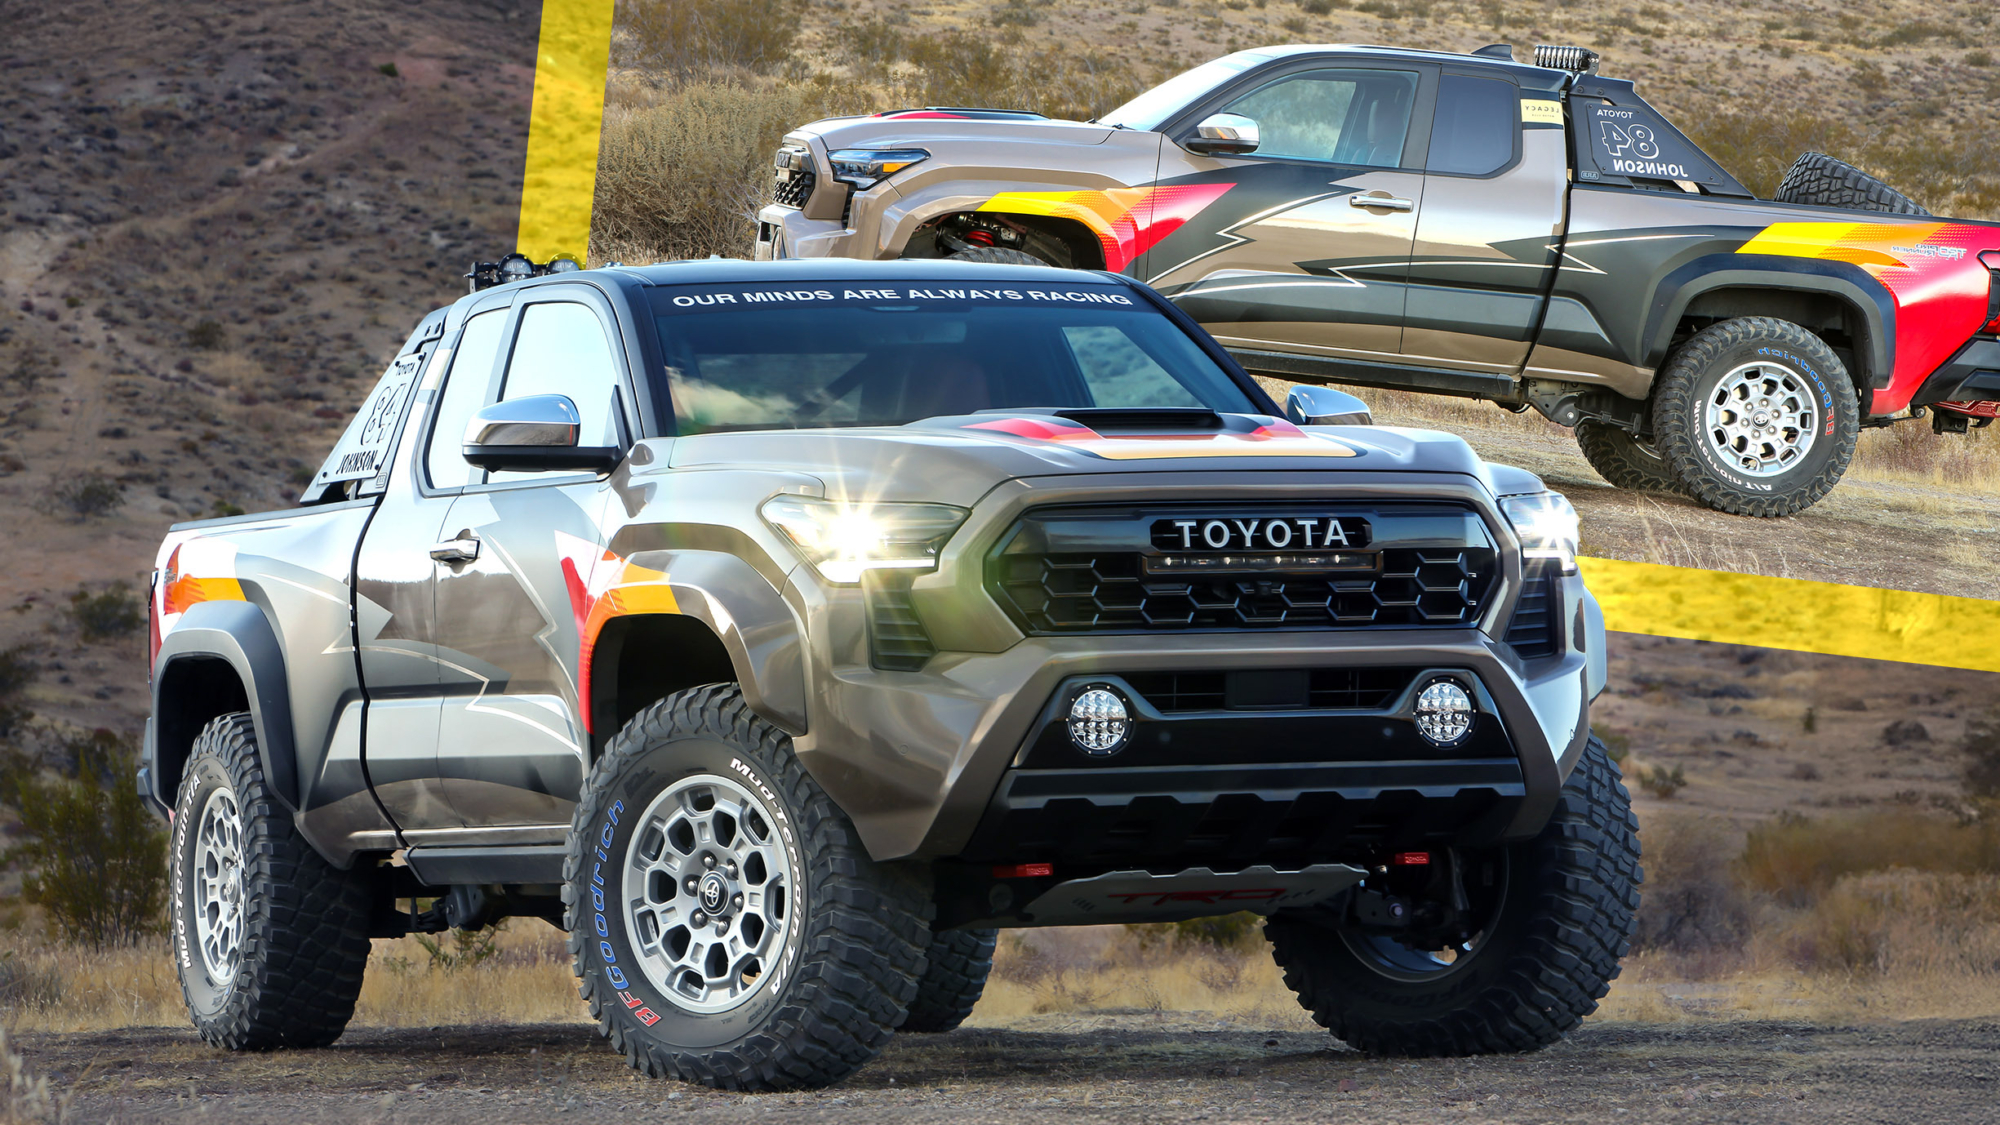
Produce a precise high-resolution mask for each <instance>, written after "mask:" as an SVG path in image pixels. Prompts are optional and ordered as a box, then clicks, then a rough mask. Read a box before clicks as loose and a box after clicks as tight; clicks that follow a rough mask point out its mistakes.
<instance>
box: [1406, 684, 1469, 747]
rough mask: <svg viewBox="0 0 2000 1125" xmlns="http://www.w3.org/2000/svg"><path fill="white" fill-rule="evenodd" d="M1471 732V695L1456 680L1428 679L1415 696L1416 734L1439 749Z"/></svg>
mask: <svg viewBox="0 0 2000 1125" xmlns="http://www.w3.org/2000/svg"><path fill="white" fill-rule="evenodd" d="M1471 729H1472V696H1470V695H1468V694H1467V693H1466V690H1465V688H1464V687H1462V686H1460V684H1459V683H1458V681H1456V680H1432V681H1431V682H1430V683H1428V684H1426V685H1424V690H1422V691H1420V692H1418V693H1417V733H1418V734H1421V735H1423V736H1424V737H1425V738H1427V739H1429V740H1430V741H1431V742H1434V743H1436V744H1437V745H1439V746H1447V745H1450V744H1451V743H1454V742H1457V741H1458V740H1459V739H1461V738H1464V737H1465V732H1467V731H1469V730H1471Z"/></svg>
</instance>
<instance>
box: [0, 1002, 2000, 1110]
mask: <svg viewBox="0 0 2000 1125" xmlns="http://www.w3.org/2000/svg"><path fill="white" fill-rule="evenodd" d="M21 1046H22V1048H23V1050H24V1053H25V1055H26V1057H27V1060H28V1063H29V1065H30V1066H31V1067H32V1068H34V1069H35V1070H36V1071H38V1072H41V1073H45V1074H52V1076H53V1077H54V1082H53V1083H52V1084H53V1085H54V1086H55V1087H57V1090H58V1092H59V1093H60V1094H61V1095H63V1096H67V1097H71V1098H72V1099H73V1100H72V1102H71V1106H70V1111H69V1118H68V1119H69V1120H73V1121H106V1120H109V1121H119V1122H140V1121H183V1120H187V1121H192V1120H201V1121H211V1122H230V1121H245V1122H248V1121H278V1120H283V1121H288V1122H295V1123H299V1125H304V1123H307V1122H322V1121H341V1122H402V1121H411V1122H415V1121H421V1122H426V1123H434V1125H451V1123H455V1122H478V1123H482V1125H484V1123H487V1122H496V1121H501V1122H534V1121H564V1122H570V1121H578V1120H606V1119H614V1118H619V1117H627V1118H629V1117H633V1116H638V1115H647V1116H651V1117H654V1118H658V1117H662V1116H665V1117H668V1118H671V1119H685V1120H688V1121H744V1120H772V1119H777V1120H785V1121H833V1120H837V1121H865V1122H897V1123H902V1122H908V1123H912V1125H914V1123H921V1122H951V1123H953V1125H971V1123H974V1122H1009V1123H1012V1122H1019V1121H1057V1120H1077V1119H1082V1120H1089V1121H1145V1122H1148V1123H1167V1122H1184V1121H1281V1122H1291V1121H1369V1122H1434V1121H1509V1122H1526V1121H1537V1122H1539V1121H1550V1122H1567V1121H1579V1122H1581V1121H1588V1122H1592V1123H1598V1122H1605V1121H1618V1122H1628V1121H1629V1122H1635V1123H1636V1122H1646V1121H1675V1122H1690V1121H1717V1122H1724V1121H1726V1122H1747V1121H1802V1122H1818V1121H1829V1122H1834V1121H1837V1122H1913V1121H1940V1122H1942V1121H1993V1120H2000V1109H1996V1108H1995V1105H1994V1097H1993V1095H1994V1091H1995V1088H1996V1087H1995V1082H1996V1075H2000V1054H1996V1051H1997V1050H2000V1022H1994V1021H1971V1022H1959V1021H1952V1022H1943V1021H1939V1022H1917V1023H1904V1024H1889V1025H1879V1026H1854V1027H1815V1026H1810V1025H1805V1024H1784V1023H1765V1022H1759V1023H1742V1022H1726V1021H1718V1022H1712V1023H1698V1024H1620V1023H1592V1024H1589V1025H1587V1026H1586V1027H1585V1028H1583V1029H1582V1030H1581V1031H1580V1032H1579V1033H1578V1034H1577V1035H1576V1036H1575V1037H1574V1038H1572V1039H1571V1040H1570V1041H1568V1042H1565V1043H1563V1044H1560V1045H1558V1046H1556V1047H1554V1048H1551V1049H1549V1050H1547V1051H1543V1052H1541V1053H1539V1054H1534V1055H1527V1056H1520V1057H1504V1058H1481V1059H1444V1060H1391V1059H1372V1058H1366V1057H1363V1056H1361V1055H1359V1054H1356V1053H1354V1052H1352V1051H1349V1050H1347V1049H1346V1048H1344V1047H1342V1046H1341V1045H1339V1044H1338V1043H1335V1042H1333V1041H1331V1040H1329V1039H1327V1038H1326V1037H1325V1036H1323V1035H1313V1034H1302V1033H1297V1032H1267V1031H1264V1030H1260V1029H1258V1028H1254V1027H1249V1026H1244V1025H1241V1024H1232V1023H1229V1022H1224V1021H1212V1020H1211V1021H1203V1020H1201V1019H1199V1018H1198V1017H1188V1016H1174V1015H1168V1016H1165V1017H1159V1016H1156V1015H1154V1014H1151V1013H1145V1012H1126V1013H1111V1014H1103V1015H1094V1016H1092V1017H1090V1018H1088V1019H1087V1020H1079V1019H1076V1018H1070V1017H1048V1018H1047V1019H1046V1020H1044V1021H1040V1022H1036V1021H1030V1022H1029V1023H1026V1024H1023V1025H1021V1026H1018V1027H1015V1028H1010V1029H1006V1030H994V1029H980V1030H968V1029H961V1030H960V1031H956V1032H953V1033H952V1034H950V1035H944V1036H914V1035H913V1036H901V1037H898V1038H897V1039H896V1040H894V1041H893V1042H892V1043H891V1045H890V1047H889V1048H888V1050H887V1051H885V1052H884V1053H883V1054H882V1056H881V1057H880V1058H879V1059H877V1060H876V1061H875V1062H874V1063H873V1064H871V1065H869V1066H868V1067H866V1068H864V1069H863V1070H862V1071H861V1072H860V1073H859V1074H857V1075H855V1076H854V1077H853V1078H852V1079H850V1080H848V1081H847V1082H845V1083H843V1084H841V1085H840V1086H837V1087H835V1088H833V1089H831V1090H825V1091H820V1092H815V1093H795V1094H763V1095H754V1096H753V1095H742V1094H726V1093H719V1092H716V1091H712V1090H708V1089H705V1088H702V1087H698V1086H688V1085H682V1084H680V1083H674V1082H655V1081H650V1080H647V1079H644V1078H639V1077H637V1076H635V1075H634V1074H633V1072H632V1071H630V1070H629V1069H627V1068H626V1066H625V1065H624V1062H623V1060H622V1059H620V1058H619V1057H618V1056H617V1055H615V1054H613V1053H612V1052H611V1051H610V1050H609V1048H607V1047H606V1046H604V1045H603V1044H602V1043H601V1042H599V1040H598V1038H597V1036H596V1033H595V1032H594V1030H593V1029H592V1028H590V1027H588V1026H585V1025H578V1024H545V1025H513V1026H494V1027H444V1028H432V1029H427V1030H357V1031H354V1032H351V1033H350V1034H349V1035H348V1036H347V1037H346V1038H345V1039H343V1040H342V1041H341V1042H340V1043H339V1044H338V1045H336V1046H335V1047H333V1048H331V1049H328V1050H324V1051H308V1052H282V1053H277V1054H269V1055H226V1054H223V1053H221V1052H217V1051H212V1050H210V1049H209V1048H207V1047H205V1046H203V1045H202V1044H201V1043H200V1041H198V1040H197V1039H196V1038H195V1036H194V1035H193V1033H192V1032H189V1031H183V1030H178V1029H166V1028H139V1029H133V1030H129V1031H120V1032H99V1033H93V1034H86V1035H65V1036H24V1037H23V1039H22V1043H21Z"/></svg>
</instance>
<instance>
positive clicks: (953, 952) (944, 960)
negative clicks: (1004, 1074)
mask: <svg viewBox="0 0 2000 1125" xmlns="http://www.w3.org/2000/svg"><path fill="white" fill-rule="evenodd" d="M999 938H1000V931H999V930H946V931H945V932H944V933H941V934H934V935H932V937H931V948H930V952H929V960H930V967H929V968H926V969H925V970H924V976H923V979H922V980H920V981H918V982H917V998H916V999H914V1000H912V1001H910V1018H909V1019H906V1020H904V1021H903V1030H904V1031H918V1032H925V1033H934V1032H941V1031H950V1030H951V1029H952V1028H954V1027H957V1026H958V1025H959V1024H962V1023H964V1022H965V1017H967V1016H969V1015H971V1014H972V1008H973V1005H975V1004H977V1003H979V997H980V996H981V995H982V994H983V993H985V991H986V975H987V974H988V973H991V972H992V971H993V946H994V944H995V943H996V942H997V941H998V940H999Z"/></svg>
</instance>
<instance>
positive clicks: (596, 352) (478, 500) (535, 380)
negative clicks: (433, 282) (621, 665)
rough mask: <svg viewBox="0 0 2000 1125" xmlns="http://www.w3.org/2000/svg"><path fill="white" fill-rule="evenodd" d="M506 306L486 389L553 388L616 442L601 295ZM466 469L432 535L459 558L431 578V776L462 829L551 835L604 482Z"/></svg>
mask: <svg viewBox="0 0 2000 1125" xmlns="http://www.w3.org/2000/svg"><path fill="white" fill-rule="evenodd" d="M517 309H518V314H517V316H516V317H515V320H514V324H513V333H512V338H511V341H510V348H509V350H508V351H507V353H506V360H505V364H504V367H503V368H502V375H501V380H500V383H499V386H498V390H497V401H506V400H509V399H516V398H526V397H529V396H533V395H550V394H556V395H564V396H567V397H568V398H569V399H570V401H571V402H572V403H573V404H574V405H575V406H576V408H577V411H578V414H579V416H580V417H581V418H582V419H583V427H582V432H581V433H580V435H579V444H582V445H597V446H613V447H620V448H623V447H627V446H629V444H630V435H631V434H633V433H635V432H636V426H635V422H636V419H634V418H632V417H630V416H629V413H628V412H629V407H628V404H629V403H631V402H632V401H633V398H632V389H631V386H630V384H629V382H628V381H627V378H626V371H625V361H624V358H623V357H624V354H625V353H624V347H623V345H622V343H621V341H620V336H619V332H618V327H617V320H616V318H615V316H614V315H613V314H612V312H611V309H610V307H609V306H608V304H606V302H605V301H604V300H603V298H602V297H601V296H599V295H598V294H596V293H595V292H594V291H591V290H589V289H586V288H584V287H582V286H547V287H538V288H536V289H534V290H533V291H531V292H530V293H528V294H524V295H523V297H522V299H521V301H520V302H519V304H518V305H517ZM472 471H473V473H475V474H477V479H475V480H474V481H473V482H472V483H470V484H468V485H467V487H466V489H465V491H464V492H463V493H461V494H460V495H459V497H458V499H457V500H456V501H455V502H454V503H453V504H452V507H451V511H450V514H449V515H447V516H446V517H445V520H444V523H443V531H442V532H441V533H440V537H441V538H443V539H446V540H451V541H453V542H454V543H456V544H458V545H459V547H460V548H461V550H460V554H461V555H462V556H464V557H461V558H458V559H455V560H452V561H448V562H446V563H444V564H443V565H441V566H440V568H439V574H438V581H437V619H438V634H439V639H440V641H441V647H442V648H443V649H444V650H445V651H444V659H443V660H442V661H441V668H440V675H441V678H442V685H441V694H442V695H443V697H444V698H443V709H442V715H441V718H440V722H439V729H438V772H439V774H440V776H441V777H442V779H443V788H444V792H445V794H446V795H447V796H448V798H449V799H450V801H451V804H452V807H453V808H454V809H455V810H456V811H457V813H458V814H459V816H460V818H461V819H462V820H463V822H464V823H465V825H466V826H467V827H468V828H471V829H477V830H496V829H497V830H502V831H503V832H511V833H512V834H513V835H514V836H519V837H521V838H519V839H515V838H512V837H510V838H509V839H507V840H505V841H496V842H512V843H540V842H553V841H559V840H561V839H562V838H563V833H564V832H565V831H567V828H568V824H569V818H570V812H571V810H572V808H573V807H574V806H575V803H576V799H577V795H578V793H579V792H580V791H581V789H582V785H583V775H584V771H585V770H586V769H587V768H588V767H589V746H590V738H589V734H588V732H586V731H585V729H584V727H583V724H582V715H583V707H584V701H583V700H582V699H581V698H580V697H579V692H578V685H579V679H580V677H579V663H578V661H579V652H580V647H581V639H582V638H581V629H582V626H583V623H584V619H585V617H586V615H587V614H588V601H587V594H586V591H587V590H588V588H589V583H590V577H591V571H592V568H593V567H594V566H595V565H596V564H597V563H598V561H599V560H600V558H601V556H602V555H603V545H604V538H603V535H602V532H601V531H600V523H601V519H602V516H603V514H604V512H605V511H606V510H607V506H608V505H609V504H610V503H611V499H612V497H611V491H610V487H609V485H608V484H606V482H605V481H604V480H603V479H602V478H600V477H598V476H597V475H595V474H592V473H589V472H569V471H556V472H544V473H513V472H488V473H480V472H479V470H476V469H474V470H472ZM544 837H546V838H547V839H546V841H545V840H544Z"/></svg>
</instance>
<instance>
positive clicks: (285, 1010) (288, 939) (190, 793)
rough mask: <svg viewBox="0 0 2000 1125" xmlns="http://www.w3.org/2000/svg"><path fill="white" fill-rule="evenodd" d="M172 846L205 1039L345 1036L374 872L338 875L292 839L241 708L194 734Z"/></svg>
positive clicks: (190, 1001)
mask: <svg viewBox="0 0 2000 1125" xmlns="http://www.w3.org/2000/svg"><path fill="white" fill-rule="evenodd" d="M170 854H171V862H172V872H171V877H172V880H173V882H172V886H171V888H170V890H171V905H172V920H171V927H172V939H173V949H174V968H175V970H176V971H177V972H178V974H179V976H180V982H181V997H182V999H183V1000H185V1001H186V1003H187V1010H188V1016H189V1018H190V1019H192V1020H193V1021H194V1026H195V1030H196V1031H198V1032H200V1033H201V1037H202V1038H203V1039H204V1040H207V1041H208V1042H209V1043H211V1044H213V1045H215V1046H217V1047H223V1048H226V1049H228V1050H232V1051H268V1050H270V1049H272V1048H275V1047H324V1046H326V1045H327V1044H329V1043H331V1042H333V1041H334V1040H336V1039H338V1038H340V1034H341V1032H342V1031H344V1030H346V1028H347V1021H348V1020H350V1019H352V1018H353V1016H354V1001H355V998H356V997H358V996H359V995H360V994H361V975H362V971H363V970H364V969H365V968H367V965H368V947H369V942H368V917H369V911H370V908H371V906H372V904H373V902H374V891H375V890H376V889H377V883H376V881H375V872H374V870H373V869H371V868H366V867H363V866H361V865H358V864H357V865H356V867H355V868H354V869H353V870H350V871H342V870H340V869H339V868H337V867H335V866H333V865H332V864H330V863H328V862H327V861H326V860H324V859H322V858H321V857H320V855H319V853H318V852H315V851H313V849H312V845H310V844H308V843H306V840H305V838H304V837H303V836H301V835H299V832H298V829H297V828H296V827H294V825H293V823H292V818H291V814H290V813H289V812H287V811H286V809H285V808H284V806H283V805H282V804H280V803H279V801H278V799H277V796H276V794H274V793H273V792H272V791H271V788H270V786H269V785H268V784H267V783H266V782H265V780H264V768H263V764H262V763H261V761H260V760H259V759H258V755H257V731H256V728H255V727H254V726H253V725H252V724H251V721H250V716H249V715H248V714H247V713H243V712H238V713H236V714H233V715H224V716H222V717H221V718H219V719H216V720H214V721H213V722H210V723H209V724H208V726H206V727H204V728H203V729H202V732H201V734H200V735H199V736H198V737H197V738H196V739H195V743H194V747H193V749H192V751H191V752H190V754H189V757H188V764H187V772H186V774H185V775H184V776H183V777H182V779H181V790H180V796H179V798H178V800H176V801H175V804H174V832H173V838H172V851H171V853H170Z"/></svg>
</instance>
